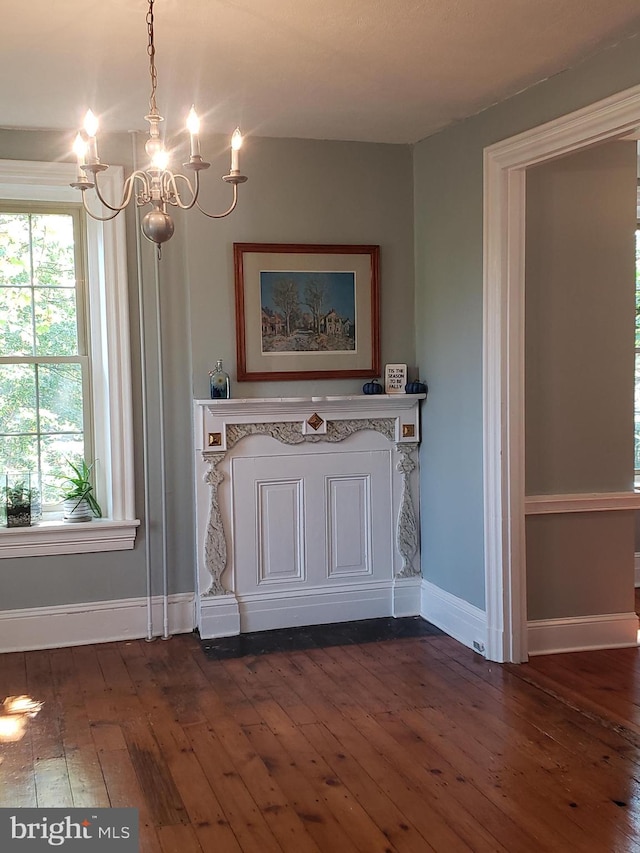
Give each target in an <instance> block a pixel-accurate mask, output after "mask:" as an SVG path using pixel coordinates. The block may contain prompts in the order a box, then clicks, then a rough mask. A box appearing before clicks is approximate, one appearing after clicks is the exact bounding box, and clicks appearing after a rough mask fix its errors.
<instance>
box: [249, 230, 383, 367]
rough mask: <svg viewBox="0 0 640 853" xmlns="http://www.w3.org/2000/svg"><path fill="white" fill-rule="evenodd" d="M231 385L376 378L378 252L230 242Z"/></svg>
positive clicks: (340, 246) (350, 247)
mask: <svg viewBox="0 0 640 853" xmlns="http://www.w3.org/2000/svg"><path fill="white" fill-rule="evenodd" d="M233 271H234V285H235V303H236V305H235V308H236V379H237V381H238V382H265V381H281V380H289V379H291V380H316V379H357V380H364V379H369V378H373V377H376V376H380V300H379V279H380V247H379V246H376V245H356V246H354V245H351V244H349V245H346V244H339V243H330V244H326V243H322V244H321V243H234V244H233Z"/></svg>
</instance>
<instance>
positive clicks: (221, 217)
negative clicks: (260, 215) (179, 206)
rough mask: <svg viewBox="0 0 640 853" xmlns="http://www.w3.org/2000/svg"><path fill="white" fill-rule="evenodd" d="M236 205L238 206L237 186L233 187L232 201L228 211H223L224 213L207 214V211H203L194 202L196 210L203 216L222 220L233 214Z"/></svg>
mask: <svg viewBox="0 0 640 853" xmlns="http://www.w3.org/2000/svg"><path fill="white" fill-rule="evenodd" d="M237 204H238V185H237V184H234V185H233V201H232V202H231V206H230V207H229V208H228V210H225V212H224V213H207V211H206V210H203V209H202V208H201V207H200V205H199V203H198V202H197V201H196V207H197V208H198V210H199V211H200V213H204V215H205V216H208V217H209V219H224V217H225V216H229V214H230V213H233V211H234V210H235V208H236V205H237Z"/></svg>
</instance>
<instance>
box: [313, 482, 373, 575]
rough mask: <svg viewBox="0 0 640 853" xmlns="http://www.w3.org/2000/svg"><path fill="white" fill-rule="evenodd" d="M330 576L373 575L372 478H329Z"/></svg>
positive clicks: (327, 496)
mask: <svg viewBox="0 0 640 853" xmlns="http://www.w3.org/2000/svg"><path fill="white" fill-rule="evenodd" d="M325 490H326V500H327V513H326V518H327V557H328V559H327V577H330V578H331V577H336V576H339V577H347V576H358V575H370V574H371V573H372V571H373V568H372V562H371V477H370V476H368V475H360V476H351V477H327V478H326V480H325Z"/></svg>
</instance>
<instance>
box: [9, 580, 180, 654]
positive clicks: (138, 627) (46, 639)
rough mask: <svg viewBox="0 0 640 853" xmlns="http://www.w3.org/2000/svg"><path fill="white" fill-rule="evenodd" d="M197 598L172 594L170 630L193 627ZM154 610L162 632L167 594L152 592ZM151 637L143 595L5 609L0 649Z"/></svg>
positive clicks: (155, 624) (156, 631)
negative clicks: (111, 599)
mask: <svg viewBox="0 0 640 853" xmlns="http://www.w3.org/2000/svg"><path fill="white" fill-rule="evenodd" d="M194 601H195V596H194V593H192V592H186V593H179V594H176V595H170V596H169V605H168V620H169V632H170V633H171V634H186V633H188V632H190V631H193V629H194V627H195V608H194ZM152 614H153V633H154V635H155V636H160V635H162V633H163V607H162V596H154V597H153V600H152ZM146 636H147V599H146V598H144V597H143V598H125V599H116V600H114V601H89V602H85V603H83V604H62V605H56V606H54V607H34V608H30V609H26V610H2V611H0V652H24V651H31V650H33V649H57V648H61V647H63V646H83V645H87V644H89V643H110V642H114V641H116V640H134V639H140V638H142V637H146Z"/></svg>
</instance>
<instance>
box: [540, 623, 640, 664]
mask: <svg viewBox="0 0 640 853" xmlns="http://www.w3.org/2000/svg"><path fill="white" fill-rule="evenodd" d="M527 639H528V643H529V655H551V654H557V653H559V652H584V651H593V650H595V649H622V648H629V647H633V646H637V645H638V617H637V615H636V614H635V613H607V614H599V615H595V616H573V617H568V618H566V619H539V620H536V621H533V622H528V623H527Z"/></svg>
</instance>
